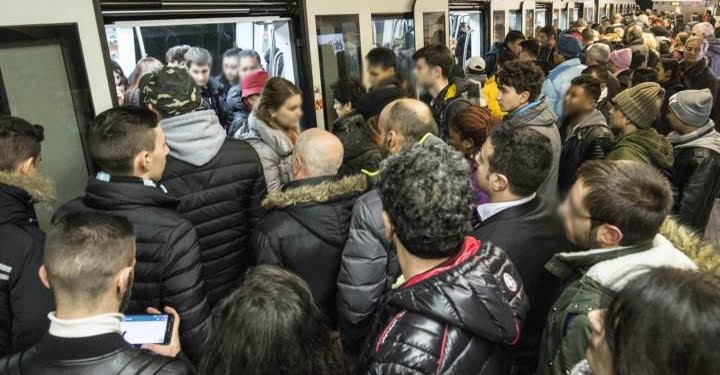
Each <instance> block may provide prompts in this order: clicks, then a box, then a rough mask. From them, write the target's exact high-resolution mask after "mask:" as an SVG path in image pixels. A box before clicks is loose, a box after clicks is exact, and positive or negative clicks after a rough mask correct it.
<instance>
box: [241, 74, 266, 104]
mask: <svg viewBox="0 0 720 375" xmlns="http://www.w3.org/2000/svg"><path fill="white" fill-rule="evenodd" d="M268 78H270V75H268V74H267V72H266V71H264V70H256V71H254V72H252V73H250V74H248V75H246V76H245V77H243V79H242V98H243V99H245V98H247V97H248V96H252V95H258V94H260V92H262V89H263V86H265V81H267V80H268Z"/></svg>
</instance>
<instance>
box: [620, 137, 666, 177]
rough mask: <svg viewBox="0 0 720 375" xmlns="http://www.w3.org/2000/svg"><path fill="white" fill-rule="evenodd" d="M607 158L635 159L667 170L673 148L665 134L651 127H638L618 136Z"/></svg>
mask: <svg viewBox="0 0 720 375" xmlns="http://www.w3.org/2000/svg"><path fill="white" fill-rule="evenodd" d="M607 159H608V160H635V161H639V162H642V163H646V164H650V165H652V166H654V167H655V168H657V169H658V170H660V171H664V172H667V171H669V170H670V169H671V168H672V165H673V159H674V157H673V148H672V145H671V144H670V141H669V140H667V138H665V136H663V135H661V134H658V132H657V131H656V130H655V129H653V128H650V129H640V130H638V131H636V132H634V133H631V134H626V135H623V136H620V137H619V138H618V139H617V142H616V143H615V146H614V147H613V149H612V150H611V151H610V153H609V154H608V156H607Z"/></svg>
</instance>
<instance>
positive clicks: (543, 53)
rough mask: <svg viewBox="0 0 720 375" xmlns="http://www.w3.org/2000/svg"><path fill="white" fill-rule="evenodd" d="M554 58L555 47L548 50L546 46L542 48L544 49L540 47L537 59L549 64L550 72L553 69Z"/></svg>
mask: <svg viewBox="0 0 720 375" xmlns="http://www.w3.org/2000/svg"><path fill="white" fill-rule="evenodd" d="M554 56H555V47H552V48H550V47H548V46H544V47H540V52H538V58H537V59H538V61H545V62H548V63H550V65H551V70H552V67H554V66H552V65H553V64H554Z"/></svg>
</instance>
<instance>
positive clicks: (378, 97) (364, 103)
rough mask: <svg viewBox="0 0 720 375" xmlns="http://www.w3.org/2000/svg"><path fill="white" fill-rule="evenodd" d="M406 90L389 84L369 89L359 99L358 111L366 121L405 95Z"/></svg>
mask: <svg viewBox="0 0 720 375" xmlns="http://www.w3.org/2000/svg"><path fill="white" fill-rule="evenodd" d="M405 94H406V92H405V90H403V89H401V88H399V87H396V86H388V87H381V88H378V89H375V90H371V91H369V92H368V93H367V94H365V95H363V96H361V97H360V99H359V100H358V108H357V111H358V113H360V114H361V115H362V116H363V118H364V119H365V121H367V120H368V119H370V118H371V117H373V116H375V115H379V114H380V112H382V110H383V108H385V106H386V105H388V104H390V103H391V102H393V101H395V100H397V99H401V98H404V97H405Z"/></svg>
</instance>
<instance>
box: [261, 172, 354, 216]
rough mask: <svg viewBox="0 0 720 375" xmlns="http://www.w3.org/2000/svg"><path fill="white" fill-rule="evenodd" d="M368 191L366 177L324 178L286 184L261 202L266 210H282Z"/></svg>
mask: <svg viewBox="0 0 720 375" xmlns="http://www.w3.org/2000/svg"><path fill="white" fill-rule="evenodd" d="M367 189H368V181H367V177H365V175H363V174H358V175H353V176H347V177H343V178H341V179H338V177H337V176H324V177H315V178H307V179H303V180H296V181H292V182H290V183H288V184H287V185H285V187H284V188H283V189H282V190H281V191H275V192H272V193H270V194H268V196H267V197H266V198H265V200H263V202H262V205H263V207H265V208H268V209H283V208H287V207H290V206H293V205H296V204H302V203H310V202H315V203H325V202H329V201H330V200H332V199H334V198H336V197H339V196H345V195H350V194H356V195H357V194H361V193H364V192H365V191H366V190H367Z"/></svg>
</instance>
